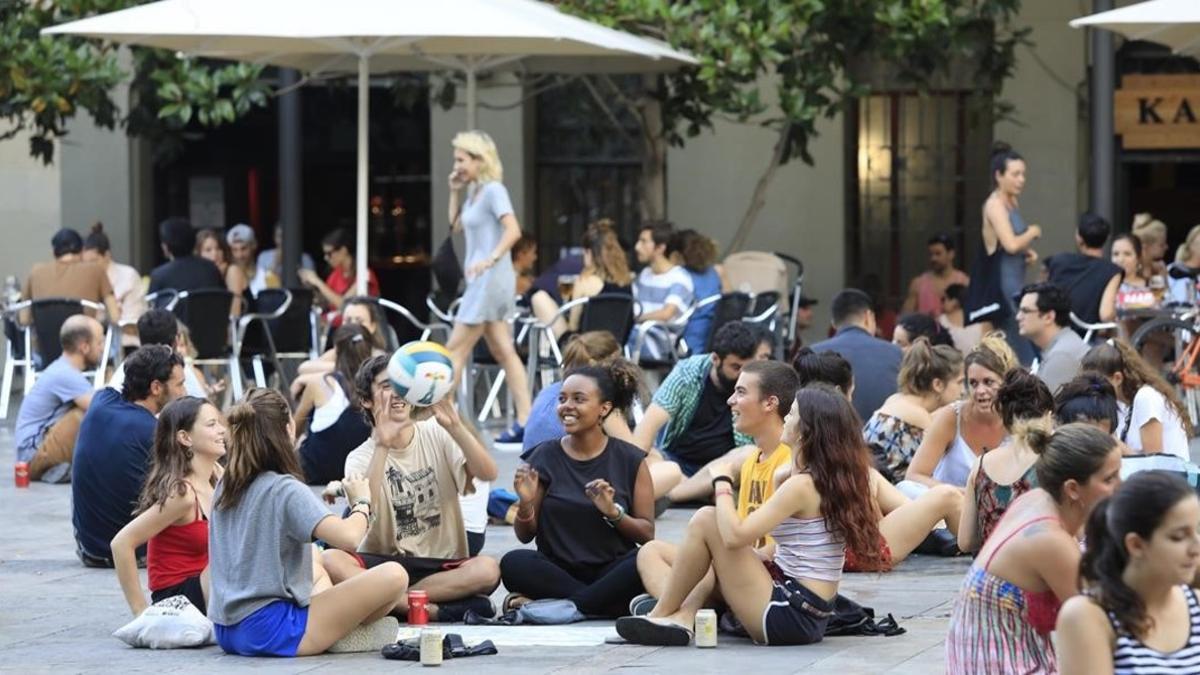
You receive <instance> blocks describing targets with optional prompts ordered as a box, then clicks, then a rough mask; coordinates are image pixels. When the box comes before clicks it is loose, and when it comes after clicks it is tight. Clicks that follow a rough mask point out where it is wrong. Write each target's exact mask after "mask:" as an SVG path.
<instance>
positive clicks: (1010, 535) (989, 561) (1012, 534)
mask: <svg viewBox="0 0 1200 675" xmlns="http://www.w3.org/2000/svg"><path fill="white" fill-rule="evenodd" d="M1043 520H1058V516H1041V517H1040V518H1034V519H1033V520H1030V521H1027V522H1024V523H1021V525H1020V526H1019V527H1017V528H1015V529H1014V530H1013V531H1012V532H1009V533H1008V536H1007V537H1005V538H1003V539H1001V540H1000V543H999V544H996V548H994V549H992V554H991V555H989V556H988V559H987V562H986V563H984V564H983V569H984V571H987V568H989V567H991V566H992V559H993V558H995V557H996V554H997V553H999V552H1000V549H1002V548H1004V545H1005V544H1007V543H1008V540H1009V539H1012V538H1013V537H1015V536H1016V535H1017V534H1018V533H1019V532H1021V531H1022V530H1024V529H1025V528H1027V527H1029V526H1030V525H1033V524H1034V523H1037V522H1041V521H1043Z"/></svg>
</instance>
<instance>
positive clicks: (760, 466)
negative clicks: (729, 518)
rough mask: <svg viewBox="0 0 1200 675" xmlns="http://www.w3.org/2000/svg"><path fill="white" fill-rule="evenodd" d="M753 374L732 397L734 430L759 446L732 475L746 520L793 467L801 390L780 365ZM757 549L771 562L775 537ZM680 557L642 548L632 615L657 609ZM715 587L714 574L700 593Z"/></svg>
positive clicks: (662, 547)
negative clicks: (786, 435)
mask: <svg viewBox="0 0 1200 675" xmlns="http://www.w3.org/2000/svg"><path fill="white" fill-rule="evenodd" d="M749 370H750V371H751V372H746V371H743V372H742V374H741V375H740V376H739V377H738V380H737V384H736V385H734V388H733V395H731V396H730V397H729V407H730V409H731V410H732V411H733V426H734V429H735V430H737V431H738V432H741V433H744V434H747V435H749V436H751V437H753V438H754V446H753V447H751V448H749V449H750V450H751V452H750V456H749V457H747V458H746V460H745V462H744V463H743V464H742V467H741V471H740V472H736V471H731V472H729V473H730V474H731V475H732V476H733V480H734V481H735V485H734V487H735V488H737V490H738V497H737V508H738V516H740V517H741V518H743V519H744V518H745V517H746V516H747V515H749V514H750V513H751V512H753V511H754V510H755V509H757V508H758V507H760V506H762V504H763V503H764V502H765V501H767V499H769V498H770V497H771V495H772V494H774V493H775V486H776V485H777V484H778V481H777V479H776V474H777V473H779V472H781V471H785V470H786V467H788V466H789V464H790V463H791V461H792V449H791V448H790V447H788V445H787V444H785V443H783V442H782V439H783V420H784V417H785V416H786V415H787V413H788V411H789V410H791V407H792V403H793V401H794V400H795V398H796V390H797V389H798V388H799V386H800V381H799V378H797V377H796V373H795V371H793V370H792V368H791V367H790V366H788V365H787V364H784V363H780V362H778V361H762V362H757V363H755V364H754V368H752V369H749ZM764 448H770V450H769V451H767V450H764ZM755 548H757V549H759V553H760V555H762V556H763V558H764V559H769V558H770V557H771V555H772V554H773V552H774V543H773V542H771V541H770V537H764V539H763V540H762V541H759V542H757V543H756V544H755ZM675 553H676V546H675V545H674V544H670V543H667V542H665V541H660V540H657V539H655V540H654V541H651V542H648V543H646V544H644V545H643V546H642V549H641V551H640V552H639V553H638V573H639V574H640V575H641V577H642V584H643V585H644V586H645V587H646V591H647V593H646V594H644V595H642V596H638V597H637V598H634V599H633V601H632V602H631V603H630V613H631V614H644V613H646V612H648V611H649V608H650V607H652V606H653V605H652V604H651V602H650V601H652V600H653V598H657V597H658V596H659V594H661V593H662V591H663V589H664V588H665V587H666V583H667V578H668V577H669V576H670V573H671V565H672V564H673V563H674V562H675ZM712 586H713V578H712V573H711V571H710V573H709V575H708V577H707V578H706V579H705V582H704V583H703V584H702V585H701V586H700V587H697V589H696V592H700V591H701V589H702V588H703V589H707V591H708V592H711V589H712ZM639 610H640V611H639Z"/></svg>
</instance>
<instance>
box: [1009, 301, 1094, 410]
mask: <svg viewBox="0 0 1200 675" xmlns="http://www.w3.org/2000/svg"><path fill="white" fill-rule="evenodd" d="M1070 321H1071V301H1070V299H1068V298H1067V294H1066V293H1063V292H1062V289H1060V288H1059V287H1058V286H1055V285H1054V284H1051V283H1038V284H1030V285H1029V286H1026V287H1025V288H1023V289H1021V301H1020V303H1018V305H1017V327H1018V328H1019V330H1020V333H1021V337H1024V338H1025V339H1027V340H1029V341H1030V342H1033V344H1035V345H1037V348H1038V349H1039V350H1041V353H1042V356H1041V358H1040V359H1039V362H1038V363H1037V364H1035V366H1034V370H1033V372H1034V373H1035V374H1036V375H1037V376H1038V377H1039V378H1041V380H1042V382H1045V383H1046V386H1047V387H1049V388H1050V391H1051V393H1054V392H1057V391H1058V388H1059V387H1061V386H1062V385H1063V384H1065V383H1067V382H1069V381H1071V380H1072V379H1074V378H1075V376H1076V375H1078V374H1079V364H1080V361H1081V360H1082V359H1083V355H1084V354H1086V353H1087V350H1088V346H1087V344H1086V343H1085V342H1084V341H1083V339H1082V338H1080V337H1079V335H1078V334H1076V333H1075V331H1073V330H1070V329H1069V328H1068V325H1069V323H1070Z"/></svg>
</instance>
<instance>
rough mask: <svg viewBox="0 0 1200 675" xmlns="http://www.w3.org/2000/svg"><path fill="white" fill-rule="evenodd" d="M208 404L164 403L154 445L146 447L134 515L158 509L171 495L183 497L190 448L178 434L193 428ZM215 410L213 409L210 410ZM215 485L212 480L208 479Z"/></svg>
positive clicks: (185, 399)
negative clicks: (146, 465) (145, 469)
mask: <svg viewBox="0 0 1200 675" xmlns="http://www.w3.org/2000/svg"><path fill="white" fill-rule="evenodd" d="M206 405H212V404H211V403H209V402H208V400H206V399H203V398H198V397H195V396H184V397H182V398H178V399H175V400H174V401H171V402H170V403H168V404H167V405H166V406H165V407H164V408H163V409H162V412H161V413H159V415H158V424H157V425H156V426H155V427H154V446H153V447H151V448H150V471H149V473H147V475H146V482H145V484H143V486H142V493H141V495H140V496H139V497H138V504H137V508H136V509H134V514H135V515H136V514H139V513H141V512H143V511H146V510H148V509H149V508H150V507H152V506H156V505H157V506H158V508H159V509H160V510H161V509H162V508H163V506H165V505H166V503H167V500H168V499H170V498H171V497H172V496H179V497H182V496H183V495H185V494H187V489H188V485H187V480H186V479H187V477H188V476H189V475H191V473H192V457H193V456H194V455H193V452H192V450H191V448H188V447H185V446H184V445H183V444H182V443H180V442H179V432H180V431H190V430H191V429H192V427H194V426H196V420H197V418H199V417H200V411H201V410H203V409H204V406H206ZM214 409H215V407H214ZM209 480H210V482H211V483H212V484H213V485H215V484H216V480H215V479H213V478H210V479H209Z"/></svg>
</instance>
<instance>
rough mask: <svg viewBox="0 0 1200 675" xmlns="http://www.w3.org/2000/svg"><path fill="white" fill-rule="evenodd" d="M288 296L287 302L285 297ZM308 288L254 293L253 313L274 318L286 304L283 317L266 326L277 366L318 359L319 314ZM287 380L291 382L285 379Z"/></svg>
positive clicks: (278, 289)
mask: <svg viewBox="0 0 1200 675" xmlns="http://www.w3.org/2000/svg"><path fill="white" fill-rule="evenodd" d="M289 294H290V296H291V300H290V302H288V300H287V297H288V295H289ZM313 299H314V295H313V291H312V289H311V288H289V289H287V290H286V291H285V290H284V289H281V288H267V289H263V290H261V291H259V292H258V298H257V302H256V304H257V307H256V309H257V311H258V312H260V313H262V314H274V313H275V312H276V311H277V310H278V309H279V308H280V307H283V306H284V303H285V302H286V303H287V306H286V307H285V308H284V311H283V314H281V315H280V316H279V317H278V318H276V319H271V320H269V321H268V322H267V326H268V327H269V328H270V331H271V337H272V339H273V340H274V342H275V349H276V352H275V358H276V359H278V360H279V361H280V362H281V363H286V362H288V361H301V362H302V361H307V360H309V359H315V358H317V357H318V356H320V355H321V354H320V351H319V345H320V322H321V315H320V310H319V309H318V308H317V306H316V305H315V304H314V303H313ZM288 379H291V378H288Z"/></svg>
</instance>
